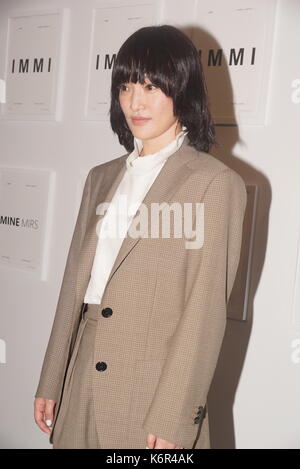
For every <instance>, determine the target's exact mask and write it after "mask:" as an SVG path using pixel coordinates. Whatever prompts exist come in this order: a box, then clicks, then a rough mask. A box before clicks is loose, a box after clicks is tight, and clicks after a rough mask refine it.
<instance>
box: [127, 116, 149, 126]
mask: <svg viewBox="0 0 300 469" xmlns="http://www.w3.org/2000/svg"><path fill="white" fill-rule="evenodd" d="M131 120H132V123H133V124H134V125H143V124H146V123H147V122H149V121H150V120H151V118H149V117H132V118H131Z"/></svg>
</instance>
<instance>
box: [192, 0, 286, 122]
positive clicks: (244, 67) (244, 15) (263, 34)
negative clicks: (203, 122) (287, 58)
mask: <svg viewBox="0 0 300 469" xmlns="http://www.w3.org/2000/svg"><path fill="white" fill-rule="evenodd" d="M276 5H277V1H276V0H227V1H226V2H220V1H218V0H201V1H198V9H197V13H196V16H195V18H196V23H197V25H198V26H199V27H200V28H202V29H203V34H202V35H201V38H200V39H201V40H200V41H197V35H195V34H193V36H192V38H193V39H194V42H195V44H196V45H197V46H198V49H199V50H200V53H201V60H202V64H203V67H204V73H205V77H206V80H207V84H208V92H209V97H210V102H211V112H212V115H213V118H214V121H215V122H216V123H221V124H235V123H239V124H256V125H263V124H265V123H266V104H267V96H268V86H269V79H270V66H271V59H272V50H273V29H274V18H275V11H276ZM205 33H207V34H205ZM197 42H198V43H197ZM231 87H232V89H231Z"/></svg>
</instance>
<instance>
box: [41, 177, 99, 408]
mask: <svg viewBox="0 0 300 469" xmlns="http://www.w3.org/2000/svg"><path fill="white" fill-rule="evenodd" d="M93 169H94V168H92V169H90V171H89V173H88V175H87V178H86V181H85V185H84V189H83V194H82V199H81V204H80V208H79V212H78V215H77V220H76V223H75V228H74V232H73V236H72V240H71V244H70V247H69V251H68V256H67V261H66V265H65V270H64V275H63V280H62V284H61V288H60V293H59V298H58V303H57V307H56V313H55V316H54V321H53V325H52V330H51V334H50V338H49V342H48V346H47V349H46V353H45V357H44V361H43V366H42V370H41V374H40V379H39V383H38V387H37V390H36V393H35V397H43V398H45V399H53V400H54V401H58V398H59V395H60V391H61V386H62V383H63V377H64V373H65V365H66V363H67V360H68V354H69V349H70V342H71V336H72V326H73V314H74V302H75V291H76V290H75V286H76V278H77V270H78V257H79V256H78V254H79V251H80V248H81V244H82V242H83V238H84V235H85V230H86V224H87V218H88V206H89V200H90V192H91V177H92V172H93Z"/></svg>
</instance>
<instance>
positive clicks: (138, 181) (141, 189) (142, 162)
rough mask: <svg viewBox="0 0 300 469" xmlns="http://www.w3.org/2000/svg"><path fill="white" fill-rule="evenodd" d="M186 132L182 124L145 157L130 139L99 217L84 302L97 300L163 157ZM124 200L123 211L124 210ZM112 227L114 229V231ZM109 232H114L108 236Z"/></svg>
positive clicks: (171, 150) (163, 162) (136, 143)
mask: <svg viewBox="0 0 300 469" xmlns="http://www.w3.org/2000/svg"><path fill="white" fill-rule="evenodd" d="M186 134H187V131H186V127H182V131H181V132H180V133H179V134H178V135H177V136H176V138H175V139H174V140H173V141H172V142H171V143H169V144H168V145H167V146H165V147H164V148H162V149H161V150H159V151H158V152H156V153H152V154H149V155H145V156H139V154H140V152H141V150H142V148H143V145H142V140H140V139H138V138H134V150H133V151H132V153H130V155H129V156H128V157H127V159H126V171H125V173H124V176H123V178H122V180H121V182H120V184H119V185H118V187H117V189H116V191H115V193H114V196H113V198H112V200H111V203H110V205H109V207H108V210H107V211H106V213H105V215H104V217H103V218H102V220H101V224H100V229H99V239H98V244H97V248H96V252H95V257H94V262H93V267H92V270H91V277H90V281H89V284H88V288H87V290H86V293H85V297H84V302H85V303H93V304H100V303H101V298H102V295H103V292H104V289H105V286H106V283H107V279H108V277H109V274H110V272H111V269H112V267H113V265H114V262H115V259H116V257H117V255H118V252H119V250H120V248H121V245H122V243H123V240H124V238H125V236H126V233H127V231H128V228H129V226H130V223H131V221H132V218H133V217H134V215H135V213H136V211H137V209H138V208H139V206H140V204H141V203H142V201H143V200H144V197H145V195H146V194H147V192H148V190H149V189H150V187H151V185H152V184H153V182H154V180H155V178H156V177H157V175H158V174H159V172H160V170H161V169H162V167H163V165H164V164H165V162H166V161H167V158H168V157H169V156H170V155H172V154H173V153H174V152H175V151H176V150H178V148H180V146H181V145H182V142H183V140H184V137H185V135H186ZM121 199H122V202H121V203H120V200H121ZM125 200H126V204H127V210H124V201H125ZM122 204H123V206H122ZM115 227H116V228H117V231H116V230H114V228H115ZM119 227H121V230H120V229H119ZM109 231H110V233H114V235H113V236H111V235H110V234H109Z"/></svg>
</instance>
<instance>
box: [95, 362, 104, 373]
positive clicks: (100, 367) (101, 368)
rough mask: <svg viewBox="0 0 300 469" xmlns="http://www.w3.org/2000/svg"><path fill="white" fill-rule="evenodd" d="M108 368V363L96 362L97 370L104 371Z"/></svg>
mask: <svg viewBox="0 0 300 469" xmlns="http://www.w3.org/2000/svg"><path fill="white" fill-rule="evenodd" d="M106 368H107V365H106V363H105V362H98V363H97V364H96V370H97V371H104V370H106Z"/></svg>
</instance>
